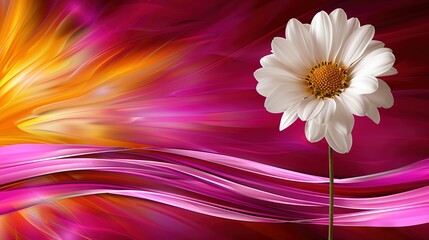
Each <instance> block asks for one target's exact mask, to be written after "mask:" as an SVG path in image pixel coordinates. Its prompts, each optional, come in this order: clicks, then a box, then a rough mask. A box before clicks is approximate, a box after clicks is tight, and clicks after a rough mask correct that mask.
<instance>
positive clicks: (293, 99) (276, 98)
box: [265, 86, 305, 113]
mask: <svg viewBox="0 0 429 240" xmlns="http://www.w3.org/2000/svg"><path fill="white" fill-rule="evenodd" d="M304 97H305V92H304V93H302V92H300V91H296V90H293V89H290V88H288V87H284V86H279V87H276V88H274V89H273V90H272V91H271V92H270V93H269V94H268V96H267V98H266V99H265V108H266V109H267V111H268V112H271V113H281V112H284V111H285V110H286V109H287V108H289V107H290V106H291V105H293V104H295V103H297V102H298V101H300V100H301V99H303V98H304Z"/></svg>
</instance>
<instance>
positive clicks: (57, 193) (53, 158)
mask: <svg viewBox="0 0 429 240" xmlns="http://www.w3.org/2000/svg"><path fill="white" fill-rule="evenodd" d="M1 150H2V151H1V152H0V158H1V159H3V160H2V162H1V163H0V166H1V168H0V184H1V185H2V186H4V188H5V189H4V190H3V191H1V192H0V199H1V200H0V214H8V213H12V212H15V211H20V210H22V209H25V208H29V207H31V206H35V205H39V204H42V203H50V202H55V201H57V200H59V199H69V198H70V199H72V198H76V197H79V196H88V195H96V194H113V195H119V196H127V197H134V198H139V199H145V200H151V201H155V202H159V203H163V204H167V205H170V206H174V207H178V208H182V209H186V210H190V211H193V212H197V213H202V214H206V215H210V216H215V217H220V218H226V219H232V220H239V221H250V222H267V223H279V222H295V223H313V224H327V221H328V220H327V217H328V216H327V209H328V196H327V194H326V193H327V192H328V179H326V178H324V177H319V176H314V175H309V174H304V173H299V172H295V171H290V170H285V169H281V168H277V167H273V166H270V165H266V164H263V163H258V162H255V161H251V160H247V159H242V158H235V157H231V156H226V155H220V154H215V153H207V152H202V151H194V150H180V149H162V148H161V149H125V148H111V147H95V146H77V145H13V146H7V147H3V148H2V149H1ZM70 173H78V175H79V176H80V179H70V180H67V181H62V180H59V179H55V180H50V182H49V183H46V182H42V183H39V182H38V181H37V179H43V178H48V177H49V176H50V175H55V174H62V175H64V174H66V175H67V174H70ZM94 173H102V174H103V175H106V176H109V175H114V176H115V177H114V178H112V179H99V180H94V181H88V180H87V179H85V178H86V177H87V176H91V175H92V174H94ZM31 179H36V180H31ZM118 179H122V180H125V179H128V180H127V181H116V180H118ZM22 182H27V183H26V184H18V183H22ZM335 183H336V196H335V197H336V200H335V207H336V210H335V211H336V215H335V224H336V225H337V226H372V227H385V226H389V227H393V226H394V227H400V226H411V225H417V224H423V223H427V222H429V216H428V215H427V212H428V211H429V159H425V160H422V161H420V162H417V163H414V164H411V165H409V166H406V167H403V168H400V169H396V170H391V171H388V172H383V173H379V174H374V175H368V176H362V177H354V178H345V179H336V180H335ZM362 193H364V194H362Z"/></svg>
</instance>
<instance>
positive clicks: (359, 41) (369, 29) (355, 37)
mask: <svg viewBox="0 0 429 240" xmlns="http://www.w3.org/2000/svg"><path fill="white" fill-rule="evenodd" d="M373 37H374V27H373V26H371V25H365V26H362V27H360V28H358V29H357V30H356V31H355V32H353V34H352V35H351V36H350V37H349V39H348V40H347V42H346V44H345V45H344V52H343V56H342V58H341V60H342V61H341V62H342V63H343V64H344V65H346V66H350V65H352V64H353V62H354V61H356V60H357V59H358V58H359V57H360V56H361V55H362V53H363V52H364V51H365V49H366V47H367V46H368V44H369V43H370V41H371V40H372V38H373Z"/></svg>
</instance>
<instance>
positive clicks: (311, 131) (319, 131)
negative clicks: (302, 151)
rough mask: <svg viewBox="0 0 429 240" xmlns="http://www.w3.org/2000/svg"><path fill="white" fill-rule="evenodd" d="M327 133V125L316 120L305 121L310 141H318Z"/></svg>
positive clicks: (306, 134) (306, 132)
mask: <svg viewBox="0 0 429 240" xmlns="http://www.w3.org/2000/svg"><path fill="white" fill-rule="evenodd" d="M325 134H326V125H325V124H319V123H317V122H316V121H314V120H308V121H307V122H306V123H305V136H306V137H307V139H308V141H309V142H318V141H320V140H321V139H322V138H323V137H324V136H325Z"/></svg>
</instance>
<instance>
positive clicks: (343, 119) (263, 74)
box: [255, 9, 397, 153]
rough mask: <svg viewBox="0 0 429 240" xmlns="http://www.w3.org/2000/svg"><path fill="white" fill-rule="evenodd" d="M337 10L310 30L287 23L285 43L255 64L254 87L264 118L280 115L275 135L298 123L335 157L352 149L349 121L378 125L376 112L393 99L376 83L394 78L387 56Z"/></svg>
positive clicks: (369, 29)
mask: <svg viewBox="0 0 429 240" xmlns="http://www.w3.org/2000/svg"><path fill="white" fill-rule="evenodd" d="M373 37H374V27H373V26H372V25H364V26H360V23H359V20H358V19H356V18H350V19H347V16H346V13H345V12H344V11H343V10H342V9H336V10H334V11H333V12H331V14H329V15H328V14H327V13H326V12H324V11H322V12H319V13H317V14H316V16H314V18H313V20H312V21H311V24H310V25H309V24H302V23H301V22H299V21H298V20H297V19H291V20H290V21H289V22H288V24H287V26H286V38H280V37H276V38H274V40H273V42H272V53H273V54H271V55H268V56H265V57H263V58H262V59H261V65H262V68H260V69H258V70H256V72H255V78H256V79H257V80H258V82H259V83H258V85H257V87H256V89H257V91H258V93H259V94H261V95H263V96H265V97H266V101H265V107H266V109H267V110H268V111H269V112H272V113H281V112H283V116H282V118H281V122H280V130H284V129H285V128H287V127H289V126H290V125H291V124H292V123H293V122H294V121H295V120H296V119H297V118H298V117H299V118H300V119H301V120H303V121H306V125H305V135H306V137H307V139H308V141H310V142H317V141H320V140H321V139H322V138H326V140H327V142H328V143H329V145H330V146H331V148H333V149H334V150H335V151H337V152H339V153H346V152H348V151H349V150H350V148H351V145H352V136H351V131H352V129H353V125H354V117H353V114H354V115H357V116H368V117H369V118H371V119H372V120H373V121H374V122H375V123H377V124H378V123H379V122H380V115H379V113H378V110H377V107H383V108H390V107H391V106H392V105H393V96H392V93H391V91H390V88H389V86H388V85H387V84H386V82H384V81H383V80H381V79H378V77H381V76H389V75H394V74H396V73H397V71H396V69H395V68H393V67H392V66H393V64H394V62H395V56H394V55H393V54H392V50H391V49H389V48H385V47H384V44H383V43H382V42H380V41H377V40H372V38H373Z"/></svg>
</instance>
